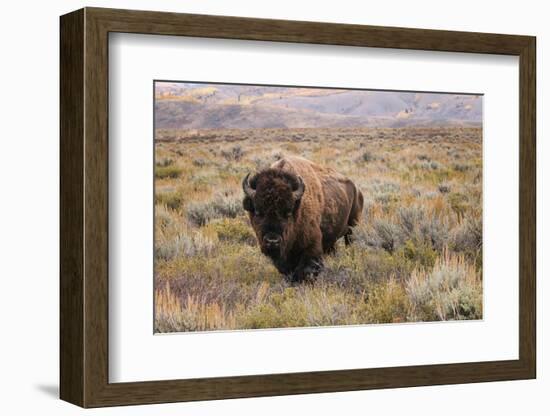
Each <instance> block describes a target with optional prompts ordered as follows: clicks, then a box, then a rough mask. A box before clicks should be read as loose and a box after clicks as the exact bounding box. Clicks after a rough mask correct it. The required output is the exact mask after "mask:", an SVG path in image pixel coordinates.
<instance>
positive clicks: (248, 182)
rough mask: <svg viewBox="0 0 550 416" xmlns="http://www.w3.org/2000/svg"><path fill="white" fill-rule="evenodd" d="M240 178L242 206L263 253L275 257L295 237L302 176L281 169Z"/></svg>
mask: <svg viewBox="0 0 550 416" xmlns="http://www.w3.org/2000/svg"><path fill="white" fill-rule="evenodd" d="M249 176H250V174H248V175H246V177H245V178H244V179H243V191H244V194H245V197H244V200H243V207H244V209H245V210H246V211H248V213H249V217H250V222H251V224H252V228H254V232H255V233H256V237H257V238H258V242H259V243H260V248H261V250H262V253H264V254H266V255H267V256H269V257H271V258H274V259H275V258H278V257H280V256H281V255H282V254H283V253H285V252H286V247H288V243H289V242H291V241H293V240H294V238H295V227H294V224H295V222H296V219H297V217H298V208H299V207H300V201H301V200H302V196H303V194H304V191H305V185H304V182H303V180H302V178H301V177H299V176H297V175H294V174H293V173H290V172H287V171H283V170H281V169H273V168H270V169H266V170H263V171H261V172H259V173H257V174H255V175H254V176H253V177H252V178H249Z"/></svg>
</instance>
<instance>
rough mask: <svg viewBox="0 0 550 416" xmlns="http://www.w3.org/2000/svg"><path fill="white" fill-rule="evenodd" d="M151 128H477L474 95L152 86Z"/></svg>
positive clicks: (478, 116)
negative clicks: (153, 109)
mask: <svg viewBox="0 0 550 416" xmlns="http://www.w3.org/2000/svg"><path fill="white" fill-rule="evenodd" d="M155 94H156V97H155V123H156V127H157V128H178V129H185V128H193V129H212V128H307V127H314V128H326V127H363V126H365V127H368V126H373V127H374V126H383V127H394V126H395V127H402V126H413V125H426V126H430V125H437V126H441V125H480V124H481V120H482V97H481V96H476V95H456V94H434V93H408V92H387V91H357V90H337V89H318V88H293V87H263V86H243V85H223V84H220V85H217V84H190V83H164V82H159V83H156V84H155Z"/></svg>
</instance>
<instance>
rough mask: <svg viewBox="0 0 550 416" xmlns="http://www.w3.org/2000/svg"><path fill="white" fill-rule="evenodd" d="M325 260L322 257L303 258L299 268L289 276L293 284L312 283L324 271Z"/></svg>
mask: <svg viewBox="0 0 550 416" xmlns="http://www.w3.org/2000/svg"><path fill="white" fill-rule="evenodd" d="M323 267H324V265H323V259H322V258H321V257H309V256H304V257H302V258H301V260H300V263H299V264H298V267H296V269H295V270H294V272H293V273H292V274H291V275H290V276H289V277H290V281H291V283H301V282H312V281H314V280H315V278H316V277H317V276H318V275H319V273H321V271H322V270H323Z"/></svg>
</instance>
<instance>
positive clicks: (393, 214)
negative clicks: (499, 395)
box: [60, 8, 536, 407]
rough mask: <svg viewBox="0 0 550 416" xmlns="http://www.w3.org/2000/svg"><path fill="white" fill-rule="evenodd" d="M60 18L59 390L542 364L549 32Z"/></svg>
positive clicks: (251, 389)
mask: <svg viewBox="0 0 550 416" xmlns="http://www.w3.org/2000/svg"><path fill="white" fill-rule="evenodd" d="M60 28H61V36H60V38H61V49H60V55H61V96H60V97H61V128H60V131H61V175H60V176H61V178H60V181H61V182H60V183H61V249H60V251H61V272H60V274H61V276H60V279H61V283H60V290H61V293H60V296H61V304H60V327H61V328H60V332H61V333H60V345H61V347H60V361H61V363H60V371H61V385H60V395H61V398H62V399H63V400H66V401H69V402H71V403H74V404H77V405H79V406H82V407H101V406H115V405H128V404H145V403H163V402H177V401H190V400H213V399H224V398H237V397H257V396H268V395H287V394H304V393H320V392H336V391H349V390H362V389H376V388H397V387H409V386H423V385H436V384H454V383H473V382H486V381H499V380H518V379H529V378H535V376H536V333H535V318H536V317H535V310H536V307H535V298H536V296H535V282H536V277H535V251H536V250H535V248H536V246H535V244H536V235H535V221H536V211H535V205H536V204H535V202H536V194H535V183H536V182H535V181H536V180H535V160H536V150H535V114H536V108H535V105H536V97H535V49H536V47H535V38H534V37H530V36H518V35H500V34H486V33H467V32H451V31H435V30H421V29H404V28H390V27H374V26H360V25H343V24H329V23H315V22H296V21H283V20H267V19H251V18H241V17H226V16H206V15H189V14H175V13H160V12H146V11H129V10H114V9H98V8H85V9H81V10H78V11H75V12H72V13H70V14H67V15H65V16H62V17H61V21H60Z"/></svg>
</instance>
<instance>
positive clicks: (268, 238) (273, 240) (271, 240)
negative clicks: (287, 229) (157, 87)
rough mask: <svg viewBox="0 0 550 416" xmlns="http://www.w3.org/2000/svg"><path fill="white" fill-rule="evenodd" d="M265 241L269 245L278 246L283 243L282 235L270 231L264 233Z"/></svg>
mask: <svg viewBox="0 0 550 416" xmlns="http://www.w3.org/2000/svg"><path fill="white" fill-rule="evenodd" d="M264 243H265V244H266V245H267V246H269V247H276V246H278V245H279V244H281V236H279V235H277V234H274V233H269V234H266V235H264Z"/></svg>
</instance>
